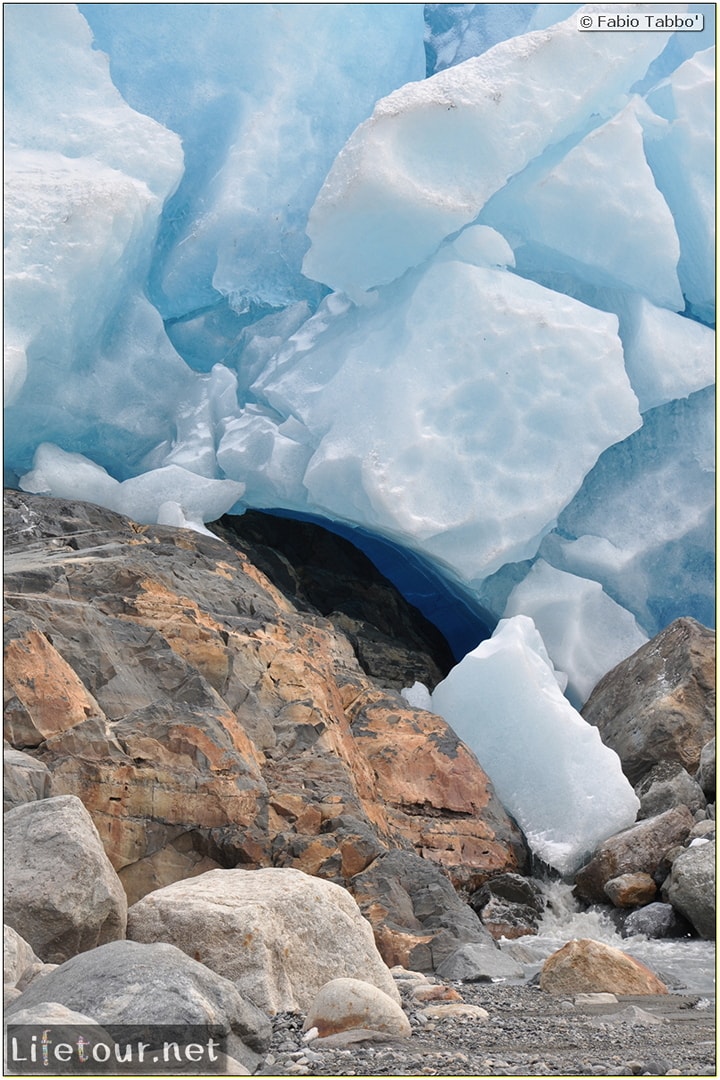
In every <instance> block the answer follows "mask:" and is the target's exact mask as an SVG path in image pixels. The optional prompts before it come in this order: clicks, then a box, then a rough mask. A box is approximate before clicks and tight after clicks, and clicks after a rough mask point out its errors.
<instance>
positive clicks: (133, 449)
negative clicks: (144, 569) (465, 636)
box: [5, 4, 715, 867]
mask: <svg viewBox="0 0 720 1080" xmlns="http://www.w3.org/2000/svg"><path fill="white" fill-rule="evenodd" d="M685 6H689V7H691V8H693V10H695V9H698V10H700V9H701V10H702V11H703V12H704V14H705V19H706V24H707V28H706V32H704V33H703V34H698V35H694V34H672V33H665V32H654V33H648V34H640V33H622V32H620V33H610V34H596V33H593V34H584V33H581V32H579V30H578V23H577V17H578V10H580V9H577V10H572V13H571V14H570V16H569V17H566V18H563V17H564V16H565V15H566V14H567V11H568V10H569V8H568V7H567V6H565V5H472V12H470V13H468V11H466V10H465V9H466V8H468V6H467V5H447V6H445V5H428V6H427V10H426V11H425V12H424V11H423V6H422V5H415V4H408V5H403V4H397V5H395V4H382V5H365V4H357V5H344V4H333V5H304V4H299V5H273V4H259V5H222V4H208V5H192V4H191V5H182V4H167V5H144V4H140V5H131V4H90V5H80V6H79V7H76V6H75V5H71V4H60V5H54V4H47V5H42V4H39V5H21V4H17V5H12V4H11V5H8V6H7V9H6V28H5V81H6V85H5V101H6V284H5V325H6V345H5V377H6V383H5V385H6V410H5V464H6V482H9V483H10V484H11V485H13V486H19V487H20V488H22V489H24V490H27V491H36V492H46V493H49V494H54V495H63V496H68V497H77V498H86V499H90V500H92V501H96V502H100V503H102V504H103V505H107V506H111V507H113V508H114V509H118V510H121V511H122V512H124V513H127V514H129V515H130V516H132V517H135V518H136V519H138V520H141V521H160V522H164V523H167V524H175V525H188V526H190V527H194V528H200V529H202V528H204V527H206V523H207V522H210V521H212V520H213V519H214V518H216V517H217V516H219V515H220V514H222V513H223V512H225V511H228V510H234V512H236V513H241V512H242V511H243V510H244V509H245V508H246V507H248V506H252V507H258V508H268V509H276V510H283V511H287V512H293V513H297V514H300V515H312V516H314V517H316V518H318V517H319V518H321V519H323V520H326V521H327V522H328V523H329V524H330V525H333V526H337V527H342V528H344V529H345V530H348V529H351V530H352V529H354V530H357V535H358V537H362V536H363V535H373V536H377V537H380V538H383V539H385V540H387V541H389V542H390V543H392V544H394V545H396V546H397V547H398V548H399V549H400V550H403V551H409V552H411V553H412V554H413V557H416V558H418V559H420V560H422V561H424V562H425V563H426V564H427V565H428V566H430V567H432V568H433V569H434V571H435V572H437V573H438V574H440V575H441V576H442V577H443V578H444V579H445V580H446V581H447V582H448V583H449V584H450V586H451V587H452V589H453V590H455V591H456V593H457V595H458V597H460V598H462V600H463V602H464V603H467V604H469V605H471V606H472V605H475V606H476V607H477V609H478V611H482V612H483V613H484V615H485V616H486V618H487V619H488V620H489V621H496V620H499V619H502V618H504V620H505V621H504V622H503V623H502V624H501V626H502V627H503V628H504V629H502V630H501V631H500V633H499V635H498V636H497V637H498V640H496V639H495V638H493V639H491V641H495V642H496V643H495V645H493V646H492V647H491V646H490V645H489V644H488V643H484V646H485V649H486V650H490V652H489V654H488V656H485V657H484V659H483V655H484V654H482V655H481V660H482V663H480V664H479V665H478V663H476V661H473V662H472V664H470V663H469V662H468V664H467V665H466V670H464V671H463V673H462V677H461V681H460V683H459V684H458V685H461V684H462V685H463V686H471V685H473V680H475V679H478V680H480V681H477V683H476V690H475V693H476V694H477V693H479V689H478V688H479V687H480V685H481V681H482V679H485V677H486V675H485V674H483V675H482V677H480V676H479V675H477V671H478V670H483V671H485V672H486V673H487V671H488V670H489V667H488V665H490V667H492V666H493V665H500V667H498V669H497V670H498V672H499V671H500V670H501V668H502V672H503V674H502V678H503V679H505V678H507V677H508V676H507V672H508V671H510V667H511V666H512V664H515V663H520V660H519V659H518V658H519V657H521V656H522V657H523V660H522V665H524V667H523V670H524V671H525V673H526V676H527V679H529V680H530V681H532V680H533V679H534V680H535V681H536V683H537V686H543V687H546V684H547V685H550V684H549V683H547V674H546V672H547V671H549V670H550V668H548V666H547V661H546V660H545V659H543V658H542V655H541V654H542V649H545V650H546V653H547V654H548V655H549V658H551V666H552V665H554V668H555V669H561V670H562V671H563V672H565V674H566V676H567V688H566V695H567V696H566V697H563V695H562V693H561V691H560V688H559V686H558V683H557V680H556V679H555V677H554V676H552V675H551V678H552V685H553V686H554V687H556V688H557V693H556V691H555V690H553V692H552V693H553V704H552V709H551V712H552V713H553V716H554V717H555V719H556V721H557V724H558V725H559V727H558V728H557V730H558V731H559V732H560V731H561V732H562V734H559V735H558V740H559V743H562V745H563V746H567V747H568V748H569V747H571V746H572V745H573V743H574V741H576V740H579V741H578V742H577V746H578V748H580V747H582V748H583V749H582V750H581V751H580V749H578V753H579V754H580V757H581V758H583V760H587V761H591V760H597V761H600V757H598V755H599V754H600V753H601V752H602V751H604V748H602V747H600V750H598V748H597V746H596V745H595V743H594V742H593V739H592V738H591V737H590V736H588V735H587V733H586V732H584V731H583V730H582V728H581V727H579V726H578V724H577V723H576V722H575V720H572V721H571V720H570V719H569V716H570V713H567V709H570V710H571V712H573V706H575V707H579V706H580V705H581V704H582V702H583V700H584V699H585V698H586V697H587V695H588V694H589V692H590V691H591V689H592V685H594V682H595V681H597V679H599V678H600V677H601V676H602V675H603V674H604V673H605V671H606V670H608V669H609V668H610V667H612V666H613V665H614V664H615V663H617V662H618V661H619V660H620V659H622V658H623V655H627V654H628V653H629V652H631V651H633V650H634V649H635V648H637V646H638V645H639V644H641V643H642V642H643V641H644V640H646V639H647V638H648V637H649V636H650V635H651V634H654V633H656V632H657V631H658V630H659V629H661V628H662V627H663V626H664V625H666V624H667V622H668V621H670V619H672V618H674V617H676V616H677V615H681V614H682V615H694V616H695V617H697V618H699V619H700V620H701V621H703V622H706V623H711V622H712V620H713V580H714V574H713V558H714V549H713V543H714V447H713V440H714V431H713V416H714V412H713V381H714V363H715V359H714V358H715V346H714V262H713V239H712V234H713V225H714V120H713V115H714V114H713V109H714V100H715V99H714V49H713V48H712V47H708V44H709V42H711V41H712V33H711V31H712V27H711V23H712V20H713V19H714V8H713V7H712V6H711V5H680V8H679V9H682V8H684V7H685ZM440 7H447V11H446V12H442V18H443V19H444V20H445V23H443V26H444V29H443V31H442V35H439V34H438V32H437V31H436V30H434V29H433V26H434V22H433V20H436V21H437V20H438V19H439V16H438V12H437V10H436V9H438V8H440ZM631 7H632V8H633V10H637V11H639V12H643V11H645V10H650V7H649V5H631ZM450 8H452V12H451V11H450ZM501 9H502V10H501ZM511 9H512V10H511ZM424 14H425V17H426V20H427V22H424V19H423V15H424ZM448 20H449V25H447V21H448ZM707 31H710V34H709V36H708V32H707ZM426 39H427V41H428V42H429V43H430V45H431V46H432V47H431V48H430V53H431V54H432V55H434V58H435V59H434V61H433V64H432V65H431V68H430V71H431V72H432V71H433V70H434V71H435V73H434V74H433V73H431V74H429V75H427V76H426V68H425V62H426V57H425V40H426ZM433 43H434V44H433ZM399 584H400V585H401V586H402V580H400V581H399ZM517 619H520V620H524V621H523V622H522V624H517V623H516V621H515V620H517ZM530 619H532V620H533V628H532V631H531V629H530V627H528V625H527V621H529V620H530ZM520 625H521V629H522V632H520V630H518V629H517V627H518V626H520ZM508 627H509V628H511V630H512V633H511V632H510V630H509V629H508ZM513 628H514V629H513ZM538 631H539V634H541V635H542V639H541V645H542V649H541V648H540V646H539V645H538V644H537V641H538V638H537V637H536V636H535V635H538V637H539V634H538ZM543 642H544V644H542V643H543ZM480 648H481V649H482V648H483V646H482V645H481V646H480ZM491 657H496V659H494V660H492V662H491ZM510 657H512V658H514V659H512V663H511V660H510V659H508V658H510ZM528 657H529V659H528ZM537 657H540V660H541V661H542V664H544V665H545V667H542V666H540V663H539V661H537V659H536V658H537ZM501 661H502V663H501ZM506 662H507V663H506ZM463 663H465V661H463ZM503 665H505V666H503ZM507 665H510V667H507ZM522 665H521V666H522ZM513 670H514V669H513ZM472 672H475V674H471V673H472ZM500 677H501V676H500V675H498V674H497V673H496V675H495V676H493V679H494V680H495V682H497V679H498V678H500ZM523 677H525V676H523ZM561 681H562V680H561ZM518 692H519V690H518ZM528 693H529V691H528ZM558 694H559V695H560V703H558V701H556V700H554V699H555V698H556V697H557V695H558ZM539 696H540V697H543V698H544V697H546V696H547V695H546V694H545V692H544V691H543V692H542V694H540V695H539ZM441 697H442V695H441ZM568 699H569V700H568ZM439 700H440V699H438V701H439ZM458 701H459V698H458ZM433 707H437V708H438V709H439V704H437V703H436V702H434V701H433ZM444 707H446V708H447V707H449V706H447V703H445V705H444ZM501 707H502V708H504V707H505V706H504V705H503V706H501V702H500V700H499V698H498V699H497V701H496V712H498V715H499V710H501ZM548 707H549V708H550V706H548ZM457 708H458V709H460V708H461V706H460V705H458V706H457ZM508 709H509V711H510V712H512V708H511V707H510V706H508ZM575 716H577V714H575ZM577 719H578V721H579V717H578V718H577ZM451 722H453V724H454V725H455V724H456V719H455V718H453V719H452V721H451ZM542 723H543V721H542V719H541V717H540V716H539V714H538V718H537V724H538V730H540V728H541V727H542ZM580 723H582V721H580ZM462 724H463V722H462V721H461V719H460V713H458V718H457V725H458V730H459V732H460V734H462V731H460V728H461V727H462ZM468 738H469V736H468ZM471 745H472V742H471ZM480 752H481V750H480V748H478V753H480ZM482 753H483V754H484V755H485V757H486V758H487V757H491V756H492V753H491V748H489V747H488V746H486V745H485V744H483V747H482ZM572 753H574V751H572V752H571V750H570V749H568V754H570V756H571V757H572ZM481 760H482V758H481ZM568 760H570V758H568ZM573 760H574V759H573ZM602 761H604V762H606V758H605V757H603V758H602ZM483 763H484V764H486V762H485V761H484V762H483ZM606 763H607V762H606ZM588 768H589V767H588ZM603 768H605V766H603ZM607 768H608V769H610V765H609V764H608V765H607ZM589 771H592V770H590V769H589ZM611 771H612V770H611ZM608 775H609V774H608ZM613 775H614V773H613ZM493 779H495V777H493ZM618 784H619V785H620V781H618ZM626 795H627V792H626ZM567 797H570V796H569V795H568V796H567ZM619 803H622V804H623V805H624V808H625V810H624V812H625V814H626V816H627V815H631V816H632V814H633V813H634V810H633V808H632V805H631V804H632V800H631V799H629V798H625V799H624V801H623V799H619ZM594 805H595V810H596V811H597V808H598V806H600V803H599V802H598V801H597V800H596V801H595V804H594ZM528 812H529V814H530V817H532V818H536V816H537V811H536V809H531V810H529V811H528ZM604 814H605V811H604V810H601V811H600V815H599V816H600V818H602V817H603V815H604ZM528 820H530V819H528ZM589 820H590V819H589V818H588V821H589ZM618 827H620V826H618ZM528 828H529V834H528V835H530V834H532V835H533V836H535V835H536V833H537V830H535V831H533V829H532V828H531V827H530V826H528ZM553 828H554V826H553V825H552V823H550V824H549V825H548V826H547V829H546V830H545V831H544V833H543V835H545V839H544V840H538V841H537V843H538V845H540V846H542V845H544V848H543V850H544V851H545V852H546V854H548V855H551V854H553V852H554V853H555V854H554V855H553V857H554V858H555V859H556V864H557V865H562V866H563V867H567V866H569V865H570V864H571V863H572V862H573V859H575V858H576V857H577V854H578V852H579V851H580V850H581V849H583V850H584V847H586V846H587V841H588V837H589V835H590V833H589V832H588V829H589V828H590V827H589V826H588V827H587V828H586V826H585V824H583V823H582V822H580V823H578V824H577V828H576V830H575V833H576V835H575V840H573V842H572V843H571V844H570V847H563V846H562V844H563V843H564V842H563V841H561V840H559V839H558V838H557V837H555V836H554V833H553ZM574 828H575V827H574ZM540 831H541V832H543V830H540ZM538 835H539V834H538ZM548 838H549V839H548ZM556 843H557V844H559V845H560V846H559V847H557V846H553V845H555V844H556Z"/></svg>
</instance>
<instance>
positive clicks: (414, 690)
mask: <svg viewBox="0 0 720 1080" xmlns="http://www.w3.org/2000/svg"><path fill="white" fill-rule="evenodd" d="M400 694H401V695H402V697H404V698H405V700H406V701H407V703H408V705H412V706H413V708H415V709H427V710H428V711H430V710H431V709H432V702H431V698H430V691H429V690H428V688H427V686H426V685H425V683H421V682H417V681H416V682H414V683H413V684H412V686H405V687H404V688H403V689H402V690H401V691H400Z"/></svg>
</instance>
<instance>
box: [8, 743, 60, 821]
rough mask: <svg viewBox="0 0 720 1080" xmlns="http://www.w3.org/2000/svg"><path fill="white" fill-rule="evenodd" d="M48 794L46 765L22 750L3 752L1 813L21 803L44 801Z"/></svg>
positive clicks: (48, 783)
mask: <svg viewBox="0 0 720 1080" xmlns="http://www.w3.org/2000/svg"><path fill="white" fill-rule="evenodd" d="M49 794H50V772H49V770H48V768H47V766H46V765H43V763H42V762H41V761H38V760H37V759H36V758H33V757H30V755H29V754H25V753H23V752H22V750H5V751H3V813H5V812H6V811H8V810H12V808H13V807H14V806H20V805H21V803H26V802H35V801H36V800H37V799H46V798H47V797H48V795H49Z"/></svg>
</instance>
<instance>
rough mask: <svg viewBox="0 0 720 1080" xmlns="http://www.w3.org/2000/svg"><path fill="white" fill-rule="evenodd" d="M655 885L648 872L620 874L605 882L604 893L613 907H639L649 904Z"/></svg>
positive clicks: (655, 891)
mask: <svg viewBox="0 0 720 1080" xmlns="http://www.w3.org/2000/svg"><path fill="white" fill-rule="evenodd" d="M656 894H657V885H656V884H655V882H654V881H653V879H652V878H651V877H650V875H649V874H621V875H620V876H619V877H616V878H611V880H610V881H607V882H606V883H605V895H606V896H607V897H608V899H609V900H610V901H611V902H612V903H613V904H614V905H615V907H621V908H624V907H639V906H640V905H642V904H651V903H652V901H653V900H654V899H655V896H656Z"/></svg>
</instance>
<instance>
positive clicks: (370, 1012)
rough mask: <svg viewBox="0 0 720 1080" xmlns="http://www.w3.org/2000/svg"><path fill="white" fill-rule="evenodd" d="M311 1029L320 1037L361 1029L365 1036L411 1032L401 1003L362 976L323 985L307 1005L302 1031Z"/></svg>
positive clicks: (384, 1036) (397, 1034)
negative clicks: (362, 978)
mask: <svg viewBox="0 0 720 1080" xmlns="http://www.w3.org/2000/svg"><path fill="white" fill-rule="evenodd" d="M312 1028H316V1029H317V1033H318V1037H319V1038H320V1039H324V1038H326V1037H327V1036H329V1035H337V1034H339V1033H340V1032H346V1031H355V1032H358V1035H360V1032H362V1035H361V1036H360V1037H362V1038H364V1039H368V1038H376V1037H377V1036H378V1035H379V1036H381V1037H383V1038H387V1037H388V1036H391V1037H393V1038H396V1039H397V1038H400V1039H405V1038H407V1037H408V1036H409V1035H410V1021H409V1020H408V1018H407V1016H406V1015H405V1013H404V1012H403V1010H402V1008H401V1007H400V1005H399V1004H398V1002H397V1001H395V1000H394V999H393V998H391V997H389V996H388V994H386V993H384V991H382V990H379V989H378V987H377V986H372V985H370V983H367V982H364V981H361V980H360V979H331V980H330V981H329V982H326V983H325V985H324V986H322V987H321V988H320V990H319V991H318V993H317V994H316V996H315V998H314V999H313V1001H312V1003H311V1005H310V1007H309V1008H308V1011H307V1016H306V1018H305V1024H304V1027H303V1031H309V1030H310V1029H312Z"/></svg>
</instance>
